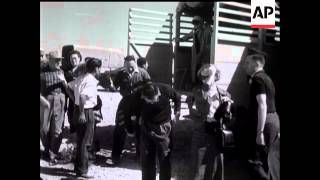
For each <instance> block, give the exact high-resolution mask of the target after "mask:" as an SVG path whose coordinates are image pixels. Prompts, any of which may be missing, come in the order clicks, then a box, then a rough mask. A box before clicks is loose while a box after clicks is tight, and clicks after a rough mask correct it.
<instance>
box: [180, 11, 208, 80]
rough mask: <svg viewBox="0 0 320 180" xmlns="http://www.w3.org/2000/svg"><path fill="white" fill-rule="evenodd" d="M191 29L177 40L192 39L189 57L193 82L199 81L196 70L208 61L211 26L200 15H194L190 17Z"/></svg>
mask: <svg viewBox="0 0 320 180" xmlns="http://www.w3.org/2000/svg"><path fill="white" fill-rule="evenodd" d="M192 24H193V25H194V28H193V30H192V31H191V32H190V33H189V34H186V35H185V36H183V37H182V38H180V39H177V41H187V40H188V39H191V38H192V39H193V46H192V58H191V78H192V82H193V83H195V84H199V83H201V81H200V80H199V79H198V78H197V74H196V73H197V72H198V70H199V69H200V67H201V66H202V65H204V64H209V63H210V49H211V34H212V28H211V26H210V25H209V24H207V23H206V22H204V20H203V18H202V17H201V16H194V17H193V19H192Z"/></svg>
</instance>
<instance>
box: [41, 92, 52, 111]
mask: <svg viewBox="0 0 320 180" xmlns="http://www.w3.org/2000/svg"><path fill="white" fill-rule="evenodd" d="M40 104H41V105H43V106H45V107H46V108H50V103H49V101H48V100H47V99H46V98H45V97H43V96H42V95H41V94H40Z"/></svg>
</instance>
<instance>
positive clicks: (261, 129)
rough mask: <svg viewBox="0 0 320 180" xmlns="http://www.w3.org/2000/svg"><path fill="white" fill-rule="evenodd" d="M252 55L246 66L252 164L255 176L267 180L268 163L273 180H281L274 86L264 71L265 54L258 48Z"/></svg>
mask: <svg viewBox="0 0 320 180" xmlns="http://www.w3.org/2000/svg"><path fill="white" fill-rule="evenodd" d="M251 52H252V53H250V54H249V55H248V56H247V57H246V59H245V63H244V66H243V67H244V69H245V72H246V73H247V75H248V76H249V77H250V78H249V84H250V100H249V108H248V110H249V121H250V122H251V123H250V124H249V125H250V126H248V127H247V129H248V141H249V144H250V145H249V146H250V147H249V154H250V155H249V156H250V157H249V162H250V164H251V165H252V169H253V176H256V177H258V178H262V179H268V174H267V172H266V171H265V170H264V168H263V166H265V165H266V164H268V167H269V172H270V173H269V174H270V175H271V176H272V179H280V174H279V173H280V153H279V152H280V120H279V116H278V114H277V110H276V106H275V87H274V84H273V81H272V79H271V78H270V77H269V76H268V75H267V74H266V72H265V71H264V70H263V68H264V65H265V59H266V55H265V54H264V53H263V52H261V51H258V50H255V49H251ZM265 156H268V158H267V159H268V160H269V161H268V162H267V160H265V159H264V158H263V157H265Z"/></svg>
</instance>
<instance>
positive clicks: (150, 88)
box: [141, 83, 159, 99]
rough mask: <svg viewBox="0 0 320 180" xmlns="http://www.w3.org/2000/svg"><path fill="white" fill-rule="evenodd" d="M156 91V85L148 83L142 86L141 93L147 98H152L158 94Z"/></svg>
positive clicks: (157, 89)
mask: <svg viewBox="0 0 320 180" xmlns="http://www.w3.org/2000/svg"><path fill="white" fill-rule="evenodd" d="M158 91H159V88H158V87H157V86H156V85H154V84H152V83H148V84H145V86H144V87H143V89H142V93H141V94H142V95H143V96H145V97H146V98H148V99H153V98H154V97H155V96H156V95H157V94H158Z"/></svg>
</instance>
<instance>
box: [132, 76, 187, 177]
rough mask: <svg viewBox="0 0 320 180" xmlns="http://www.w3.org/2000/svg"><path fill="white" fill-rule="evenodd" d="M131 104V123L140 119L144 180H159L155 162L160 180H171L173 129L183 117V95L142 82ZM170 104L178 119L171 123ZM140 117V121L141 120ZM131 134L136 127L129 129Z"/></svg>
mask: <svg viewBox="0 0 320 180" xmlns="http://www.w3.org/2000/svg"><path fill="white" fill-rule="evenodd" d="M139 89H140V90H138V91H137V92H136V93H135V96H134V98H133V100H132V104H131V110H130V113H129V115H130V119H133V120H137V119H139V125H140V129H141V130H140V131H141V133H140V137H139V138H140V141H141V142H140V152H141V166H142V180H155V179H156V159H157V158H158V160H159V165H160V179H161V180H170V179H171V162H170V156H171V153H172V147H173V143H172V128H173V125H174V124H175V123H174V122H175V121H176V120H178V119H179V117H180V107H181V100H180V99H181V97H180V94H179V93H178V92H177V91H175V90H174V89H173V88H171V87H170V86H169V85H167V84H163V83H152V82H151V81H146V82H143V83H142V85H141V87H140V88H139ZM170 100H172V101H173V103H174V114H175V118H174V119H171V105H170ZM139 117H140V118H139ZM127 131H128V133H129V134H132V133H133V132H134V128H133V126H131V125H130V123H129V125H128V126H127Z"/></svg>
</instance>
